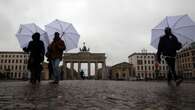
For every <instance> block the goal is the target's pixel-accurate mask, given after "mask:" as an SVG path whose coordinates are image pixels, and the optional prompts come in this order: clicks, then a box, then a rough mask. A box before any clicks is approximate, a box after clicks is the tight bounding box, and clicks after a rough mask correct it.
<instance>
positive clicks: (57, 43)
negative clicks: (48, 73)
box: [48, 32, 66, 84]
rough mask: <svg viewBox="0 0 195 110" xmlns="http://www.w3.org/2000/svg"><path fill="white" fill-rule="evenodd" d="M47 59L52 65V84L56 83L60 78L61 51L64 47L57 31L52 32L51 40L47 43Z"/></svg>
mask: <svg viewBox="0 0 195 110" xmlns="http://www.w3.org/2000/svg"><path fill="white" fill-rule="evenodd" d="M48 49H49V53H48V54H49V57H50V58H49V60H50V61H51V65H52V73H53V76H54V82H52V83H53V84H58V83H59V80H60V76H61V75H60V67H59V64H60V61H61V60H62V55H63V51H64V50H65V49H66V46H65V43H64V41H63V40H61V38H60V34H59V33H58V32H55V33H54V39H53V42H52V43H51V44H50V45H49V47H48Z"/></svg>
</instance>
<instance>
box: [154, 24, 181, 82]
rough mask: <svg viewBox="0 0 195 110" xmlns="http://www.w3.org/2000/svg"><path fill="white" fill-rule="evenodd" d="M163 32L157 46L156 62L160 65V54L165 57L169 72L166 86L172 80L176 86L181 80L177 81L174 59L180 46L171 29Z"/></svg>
mask: <svg viewBox="0 0 195 110" xmlns="http://www.w3.org/2000/svg"><path fill="white" fill-rule="evenodd" d="M164 32H165V35H163V36H162V37H161V38H160V41H159V44H158V51H157V54H156V60H157V62H158V63H160V62H161V54H162V55H163V56H164V57H165V61H166V63H167V65H168V67H169V72H168V74H167V79H168V84H170V81H171V80H174V81H175V82H176V85H179V84H180V83H181V82H182V79H178V78H177V75H176V72H175V57H176V53H177V52H176V51H177V50H179V49H181V48H182V44H181V43H180V42H179V41H178V40H177V37H176V36H175V35H173V34H172V32H171V28H169V27H166V28H165V30H164Z"/></svg>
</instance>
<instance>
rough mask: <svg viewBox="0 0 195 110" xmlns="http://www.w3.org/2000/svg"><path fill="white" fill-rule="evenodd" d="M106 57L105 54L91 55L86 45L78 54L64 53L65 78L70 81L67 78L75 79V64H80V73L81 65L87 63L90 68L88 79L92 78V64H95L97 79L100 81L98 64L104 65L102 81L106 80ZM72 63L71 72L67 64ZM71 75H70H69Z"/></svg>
mask: <svg viewBox="0 0 195 110" xmlns="http://www.w3.org/2000/svg"><path fill="white" fill-rule="evenodd" d="M105 60H106V56H105V53H91V52H89V48H88V49H87V48H86V46H85V43H84V46H83V48H82V49H80V52H78V53H64V56H63V72H64V75H63V78H64V79H69V78H68V77H67V76H70V79H75V78H74V71H75V70H74V64H78V73H79V72H80V71H81V64H82V63H87V67H88V77H89V78H90V76H91V64H92V63H94V64H95V79H98V64H99V63H100V64H102V73H101V78H100V79H106V72H104V71H103V70H104V69H105V67H106V62H105ZM68 63H70V72H68V71H67V64H68ZM68 74H69V75H68Z"/></svg>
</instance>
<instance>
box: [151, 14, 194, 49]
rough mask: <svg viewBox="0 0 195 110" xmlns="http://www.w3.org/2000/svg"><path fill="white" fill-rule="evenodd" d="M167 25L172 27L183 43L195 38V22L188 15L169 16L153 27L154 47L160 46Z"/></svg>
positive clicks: (152, 40)
mask: <svg viewBox="0 0 195 110" xmlns="http://www.w3.org/2000/svg"><path fill="white" fill-rule="evenodd" d="M166 27H170V28H171V30H172V33H173V34H174V35H175V36H176V37H177V39H178V40H179V41H180V42H181V43H182V44H183V45H186V44H189V43H191V42H193V41H194V40H195V23H194V21H192V19H190V17H189V16H188V15H180V16H167V17H165V18H164V19H163V20H162V21H161V22H160V24H158V25H157V26H155V27H154V28H153V29H152V38H151V45H152V46H153V47H154V48H158V43H159V40H160V37H161V36H163V35H164V34H165V33H164V29H165V28H166Z"/></svg>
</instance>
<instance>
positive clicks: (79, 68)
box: [78, 62, 81, 73]
mask: <svg viewBox="0 0 195 110" xmlns="http://www.w3.org/2000/svg"><path fill="white" fill-rule="evenodd" d="M80 71H81V62H78V73H80Z"/></svg>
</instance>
